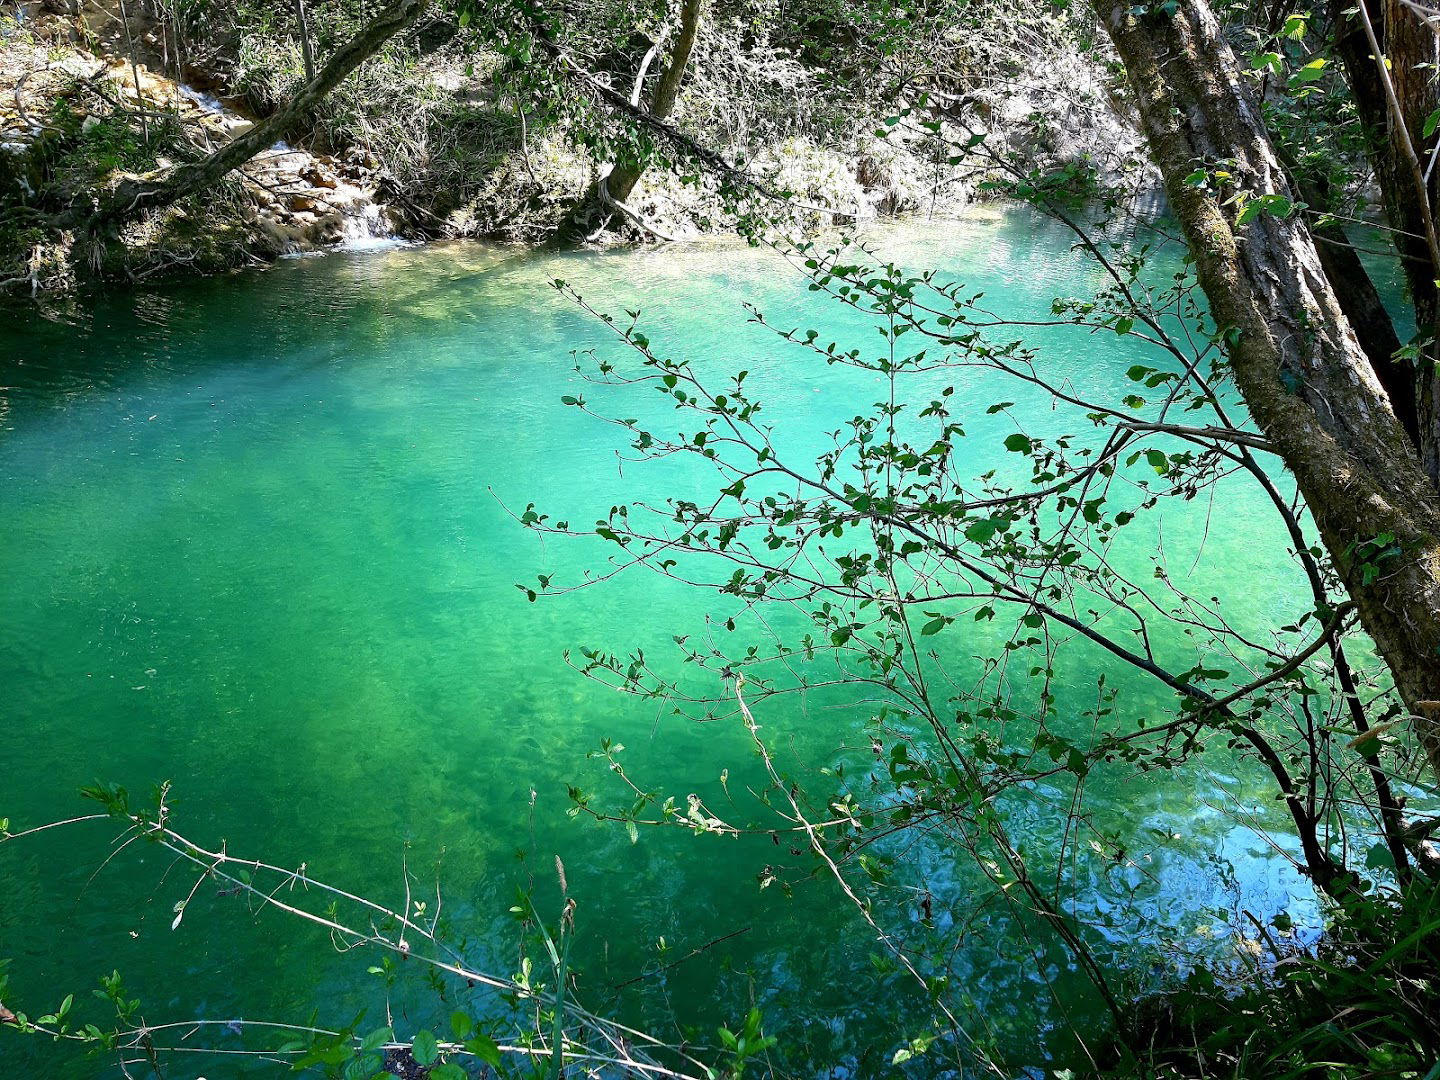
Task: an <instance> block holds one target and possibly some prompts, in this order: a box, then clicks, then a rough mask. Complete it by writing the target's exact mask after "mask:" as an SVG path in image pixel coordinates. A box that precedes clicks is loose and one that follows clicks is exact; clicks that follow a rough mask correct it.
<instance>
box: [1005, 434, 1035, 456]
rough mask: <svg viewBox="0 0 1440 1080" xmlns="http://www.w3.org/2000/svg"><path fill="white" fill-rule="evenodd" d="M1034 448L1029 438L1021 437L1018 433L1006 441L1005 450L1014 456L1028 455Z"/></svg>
mask: <svg viewBox="0 0 1440 1080" xmlns="http://www.w3.org/2000/svg"><path fill="white" fill-rule="evenodd" d="M1034 446H1035V444H1034V443H1032V442H1031V441H1030V438H1029V436H1026V435H1021V434H1020V433H1019V432H1018V431H1017V432H1016V433H1015V434H1014V435H1011V436H1010V437H1009V438H1008V439H1006V440H1005V449H1006V450H1009V451H1010V452H1011V453H1013V454H1028V453H1029V452H1030V451H1031V449H1033V448H1034Z"/></svg>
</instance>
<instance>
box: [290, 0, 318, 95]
mask: <svg viewBox="0 0 1440 1080" xmlns="http://www.w3.org/2000/svg"><path fill="white" fill-rule="evenodd" d="M295 17H296V19H298V20H299V22H300V59H301V60H302V61H304V64H305V81H306V82H307V83H308V82H310V80H312V79H313V78H315V51H314V50H313V49H312V48H311V47H310V17H309V15H308V14H307V13H306V11H305V0H295Z"/></svg>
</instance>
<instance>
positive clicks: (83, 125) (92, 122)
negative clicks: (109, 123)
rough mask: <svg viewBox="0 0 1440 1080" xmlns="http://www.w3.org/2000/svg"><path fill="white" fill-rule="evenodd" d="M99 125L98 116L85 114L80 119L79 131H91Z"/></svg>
mask: <svg viewBox="0 0 1440 1080" xmlns="http://www.w3.org/2000/svg"><path fill="white" fill-rule="evenodd" d="M99 126H100V118H99V117H98V116H87V117H85V119H84V120H81V121H80V130H81V131H93V130H95V129H96V128H97V127H99Z"/></svg>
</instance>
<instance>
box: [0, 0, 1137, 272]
mask: <svg viewBox="0 0 1440 1080" xmlns="http://www.w3.org/2000/svg"><path fill="white" fill-rule="evenodd" d="M126 16H128V18H127V17H126ZM739 40H742V41H743V40H744V39H739ZM727 42H730V39H729V38H727V37H725V36H724V35H723V34H721V33H719V32H718V31H716V32H715V34H714V36H713V38H707V39H705V40H704V41H703V42H702V44H703V45H705V47H706V48H707V49H708V50H709V52H708V54H707V61H706V63H704V64H700V65H697V70H696V72H695V73H694V74H693V78H692V84H693V85H692V86H691V88H690V93H689V96H688V97H682V100H681V110H680V112H679V113H678V114H677V123H678V125H679V130H681V131H684V132H686V133H687V135H688V136H689V137H693V138H696V139H707V140H708V139H714V140H716V142H715V143H710V142H707V143H706V144H705V145H706V148H707V149H714V150H717V151H718V152H719V153H720V155H721V156H722V157H723V158H724V159H725V160H727V161H730V162H733V163H736V165H737V167H739V168H742V169H743V170H744V174H745V175H746V176H747V177H752V178H756V180H757V183H756V185H755V190H751V191H749V192H747V193H742V194H741V195H737V192H736V190H735V185H734V184H732V183H729V182H728V181H727V180H726V178H724V177H715V176H711V175H705V174H703V173H698V174H697V173H696V172H695V171H694V170H693V169H687V168H685V167H684V166H683V164H681V163H675V165H674V167H667V166H665V165H664V164H663V163H657V164H656V165H654V166H651V167H649V168H648V169H647V170H646V171H645V173H644V175H643V177H642V178H641V179H640V181H639V183H638V184H637V186H636V188H635V190H634V192H633V194H632V195H631V196H630V197H629V199H628V200H627V202H626V203H625V204H624V206H625V209H626V211H627V212H626V213H625V214H623V215H622V214H609V215H605V216H603V217H602V219H601V220H600V221H599V222H598V227H595V228H589V227H587V228H585V229H584V230H583V232H582V234H581V235H580V236H579V239H580V240H581V241H582V242H586V243H594V244H602V245H604V244H614V243H632V242H653V241H654V240H656V239H657V238H661V237H663V238H690V237H696V236H700V235H707V234H713V233H723V232H728V231H733V230H735V229H736V228H737V227H741V228H749V229H755V228H757V227H758V228H762V229H772V230H783V231H785V232H786V233H787V234H789V235H795V234H805V233H809V232H813V231H815V230H817V229H823V228H827V227H834V226H837V225H844V224H848V223H850V222H857V221H861V222H863V221H869V220H880V219H887V218H904V217H910V216H924V217H927V218H935V219H944V218H947V217H954V216H955V215H957V214H960V213H963V212H964V209H965V207H966V206H967V205H968V204H969V203H971V202H972V201H973V200H975V199H977V198H988V197H990V196H991V194H992V193H991V192H990V191H989V190H988V188H989V185H988V184H987V179H988V178H990V173H991V171H992V169H993V162H987V160H986V159H984V158H982V157H981V156H979V155H977V154H976V153H974V152H973V148H972V149H971V150H963V151H961V152H957V147H965V146H966V144H967V143H969V142H970V141H971V139H972V135H971V133H972V132H973V131H975V130H977V129H979V128H981V127H983V128H984V129H986V130H987V131H988V132H989V133H990V134H989V140H988V142H987V150H989V151H990V152H991V153H992V155H993V156H994V157H995V159H996V160H999V159H1001V158H1003V157H1004V156H1005V155H1009V154H1017V153H1018V152H1020V151H1022V150H1023V152H1024V155H1025V157H1026V158H1027V160H1031V161H1036V160H1039V161H1046V160H1048V161H1050V162H1051V163H1052V164H1056V165H1059V164H1062V163H1086V164H1087V167H1088V166H1089V165H1090V164H1092V163H1093V165H1094V166H1095V167H1096V168H1099V169H1100V170H1102V171H1106V170H1109V171H1114V170H1120V169H1124V168H1127V167H1131V166H1133V164H1134V162H1135V161H1136V160H1137V159H1138V157H1139V153H1138V141H1137V140H1136V139H1135V137H1134V135H1133V133H1130V132H1129V129H1128V126H1127V125H1126V124H1125V123H1124V121H1122V120H1121V119H1120V118H1119V115H1118V112H1117V109H1116V106H1115V102H1114V101H1113V99H1112V96H1111V94H1110V89H1109V86H1108V84H1107V82H1106V76H1105V75H1104V73H1103V71H1102V70H1101V69H1100V68H1099V67H1098V66H1097V65H1096V64H1095V63H1094V62H1093V61H1092V60H1089V59H1087V58H1086V57H1084V56H1081V55H1079V54H1078V53H1077V52H1076V51H1075V50H1074V49H1073V48H1072V49H1070V50H1069V51H1068V52H1067V53H1065V54H1064V55H1060V56H1057V57H1051V58H1047V62H1046V64H1045V65H1044V66H1043V67H1042V66H1040V65H1039V64H1037V65H1035V70H1033V71H1030V72H1027V73H1025V78H1023V79H1020V80H1019V81H1012V84H1011V85H1010V86H1008V87H1007V89H1006V90H1005V92H1004V93H1003V94H1001V93H1000V92H998V91H996V90H994V89H993V88H987V87H986V86H985V85H984V83H983V81H976V82H975V83H974V85H972V86H969V87H968V88H967V89H966V92H965V93H963V94H957V93H955V92H954V91H955V89H956V87H955V86H953V85H947V87H946V89H944V90H943V91H941V90H938V89H934V90H927V89H925V88H923V87H921V86H919V85H918V84H917V85H911V86H909V87H897V88H896V89H895V91H894V93H893V94H890V95H888V96H889V97H890V98H892V99H893V100H891V101H889V102H886V104H887V107H888V110H889V111H890V115H888V116H886V115H882V113H883V112H884V111H886V110H879V109H877V107H876V105H877V102H876V101H875V100H860V99H859V98H858V97H856V95H855V94H854V92H853V90H852V91H843V90H837V89H836V88H835V87H834V86H832V85H828V84H827V82H826V76H825V74H824V72H823V71H822V70H820V69H819V68H817V67H815V66H813V65H807V63H805V61H804V58H802V57H799V56H798V55H791V54H789V53H786V52H784V51H783V50H779V49H776V48H774V47H773V46H771V45H769V44H767V43H764V42H760V41H758V40H750V41H748V42H745V44H744V45H743V46H739V47H736V46H734V45H733V43H731V44H725V43H727ZM1037 59H1038V58H1037ZM625 62H629V61H625ZM510 63H511V62H510V61H509V60H507V58H506V57H505V56H503V55H502V54H500V53H497V52H493V51H486V50H485V49H484V48H478V47H477V45H476V43H475V42H474V41H472V40H467V39H464V37H463V35H462V34H461V33H460V32H459V31H458V30H457V28H456V27H455V26H453V25H447V24H445V23H443V22H442V21H440V20H438V19H431V20H429V21H425V22H423V23H421V24H417V25H416V27H414V28H413V31H412V32H410V33H409V34H408V36H405V37H404V38H403V39H402V40H400V41H399V42H398V43H397V44H396V45H395V46H394V48H393V49H391V50H389V51H385V52H381V53H380V54H378V55H377V56H375V57H374V58H372V59H371V60H370V61H368V63H367V64H366V65H365V66H362V67H361V68H360V69H359V70H358V71H356V72H355V74H353V75H352V76H351V77H350V79H349V80H348V81H347V82H346V83H344V84H343V85H342V86H340V87H338V88H337V89H336V90H335V91H334V92H333V94H332V95H331V97H329V98H327V99H326V102H325V104H324V106H323V107H322V108H321V109H320V110H319V111H318V112H317V113H315V114H314V115H313V116H311V117H310V119H309V120H308V121H307V122H306V125H305V127H304V129H303V130H299V131H294V132H289V133H287V134H286V137H285V138H284V139H281V140H277V141H276V142H275V143H274V144H273V145H271V146H269V147H268V148H267V149H265V150H263V151H262V152H261V153H259V154H257V155H256V156H255V157H253V158H251V159H250V160H249V161H247V162H246V163H245V164H244V165H243V166H242V167H240V168H238V169H236V170H234V171H231V172H230V173H228V175H226V176H225V178H224V179H223V181H222V182H220V183H218V184H215V185H212V186H210V187H208V188H207V189H206V190H204V191H201V192H197V193H195V194H194V195H193V196H190V197H187V198H184V199H179V200H176V201H175V202H174V203H173V204H172V205H169V206H166V207H163V208H161V209H158V210H156V211H153V212H147V213H145V214H143V215H140V216H139V217H138V218H137V219H136V220H134V221H130V222H127V223H126V225H125V226H124V227H123V228H121V229H118V230H116V231H115V232H114V233H113V235H112V234H107V233H105V232H103V231H93V230H92V231H87V230H86V229H83V228H76V227H74V226H73V224H72V225H71V226H70V227H68V228H56V227H53V224H52V223H53V221H54V220H55V219H56V217H57V215H60V216H63V212H64V211H65V209H66V208H73V207H74V206H76V205H77V204H81V205H83V204H86V203H89V202H95V201H96V200H99V199H101V198H103V197H104V195H105V193H106V192H109V191H113V190H114V189H115V188H116V186H117V185H121V184H124V183H126V182H133V181H147V180H152V179H157V178H162V177H164V176H166V175H167V174H168V173H169V172H170V171H172V170H173V169H175V168H176V167H177V166H178V165H182V164H184V163H186V162H193V161H197V160H201V159H203V158H204V157H205V156H206V155H207V154H211V153H213V152H215V151H216V149H217V148H219V147H223V146H225V145H226V144H227V143H228V142H230V141H231V140H233V139H235V138H237V137H240V136H241V135H243V134H245V133H246V132H249V131H251V130H252V129H253V128H254V127H255V125H256V124H259V123H263V122H264V121H265V119H266V117H267V116H269V115H273V113H274V111H275V110H276V109H277V108H279V107H280V105H281V104H282V103H283V102H284V101H285V100H287V98H288V96H289V95H291V94H293V93H294V92H295V91H296V89H297V88H298V86H299V84H300V82H301V81H302V80H303V65H302V63H301V58H300V56H299V49H298V46H297V45H296V43H295V42H294V41H293V40H292V39H291V38H289V37H286V36H285V35H283V34H280V35H277V34H276V33H274V32H273V31H270V30H263V29H260V28H247V27H245V26H244V25H242V24H240V23H238V22H236V21H234V20H232V21H231V22H228V23H227V22H221V23H220V24H219V25H216V24H214V23H202V24H199V25H196V26H189V25H184V26H182V24H181V22H180V21H179V19H178V17H175V18H169V17H167V14H166V11H165V9H159V8H157V9H155V10H152V9H151V8H150V7H148V6H147V5H146V4H144V3H135V4H131V5H129V7H128V8H124V9H122V7H121V5H120V4H119V3H118V0H83V3H81V4H80V6H79V7H78V8H72V7H68V6H62V5H60V4H54V3H49V4H47V3H22V4H20V5H18V6H16V7H15V8H14V9H13V10H12V12H11V13H9V14H7V15H5V16H4V17H0V77H3V81H6V82H13V84H14V86H15V92H14V94H13V101H8V102H3V103H0V125H3V138H0V289H3V290H4V291H8V292H10V293H15V294H21V295H27V294H28V295H32V296H33V295H38V294H40V293H56V292H67V291H72V290H76V289H81V288H84V287H86V286H89V285H96V284H104V283H112V282H134V281H140V280H146V279H150V278H154V277H157V276H170V275H175V274H195V273H201V274H209V273H217V272H222V271H225V270H230V269H234V268H237V267H241V266H246V265H260V264H264V263H268V262H270V261H273V260H274V259H275V258H277V257H280V256H282V255H285V254H294V253H302V252H310V251H322V250H331V249H335V248H343V247H346V246H357V245H358V246H363V245H366V244H373V243H375V242H378V241H384V240H428V239H436V238H487V239H499V240H505V241H512V242H520V243H526V244H536V243H544V242H547V241H550V240H552V239H553V238H555V237H556V236H557V234H558V233H559V231H560V230H561V229H562V227H563V226H564V225H565V224H566V222H567V220H568V219H569V218H570V216H571V214H572V213H573V212H574V210H575V208H576V207H578V206H581V205H582V204H583V203H584V200H585V199H586V198H587V193H591V192H593V189H594V188H595V185H596V184H597V182H598V180H599V179H600V178H602V177H603V176H604V175H605V172H606V171H607V170H608V168H609V165H608V163H607V162H606V161H605V160H604V157H605V151H604V147H605V144H604V142H603V140H602V141H601V142H599V143H597V141H596V139H595V137H594V134H593V132H592V131H590V130H589V128H587V127H586V121H582V120H581V119H576V118H570V119H568V120H565V121H563V122H561V121H557V120H556V119H555V118H554V117H552V116H545V115H543V114H542V112H543V111H542V110H541V109H540V107H539V106H533V105H529V104H527V103H526V102H525V101H523V100H522V99H521V98H520V97H518V96H516V94H515V93H514V92H513V91H512V89H511V88H510V86H509V83H510V82H511V81H513V74H514V73H513V71H511V70H510V68H509V67H507V65H508V64H510ZM620 63H621V61H616V64H617V66H618V65H619V64H620ZM747 79H748V80H750V82H753V83H757V84H758V83H762V82H763V83H764V85H763V86H762V87H760V89H758V90H757V89H756V88H755V87H753V86H749V87H748V92H749V93H750V94H751V97H752V99H753V100H754V101H759V102H761V103H762V104H763V106H764V111H765V112H766V115H765V116H764V117H760V116H741V115H732V113H734V112H735V108H736V107H738V106H739V105H744V104H745V103H744V102H738V101H736V100H732V99H734V98H735V87H736V86H738V85H741V84H742V83H744V82H745V80H747ZM1062 86H1063V91H1062V89H1061V87H1062ZM752 111H756V112H758V111H760V107H758V106H757V107H754V108H753V109H752ZM897 113H898V115H897ZM761 189H763V191H764V192H765V193H766V194H765V195H763V196H758V195H756V191H758V190H761Z"/></svg>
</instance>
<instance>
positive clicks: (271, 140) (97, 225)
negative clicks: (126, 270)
mask: <svg viewBox="0 0 1440 1080" xmlns="http://www.w3.org/2000/svg"><path fill="white" fill-rule="evenodd" d="M424 6H425V0H394V2H393V3H391V4H390V5H389V6H388V7H386V8H385V9H384V10H383V11H381V12H380V14H379V15H377V16H376V17H375V19H374V20H373V21H372V22H371V23H370V24H369V25H368V26H366V27H365V28H364V29H363V30H361V31H360V32H359V33H358V34H356V35H355V36H354V37H353V38H351V39H350V40H349V41H347V42H346V43H345V44H344V45H342V46H340V48H339V49H337V50H336V51H335V54H334V55H333V56H331V57H330V59H329V60H328V61H327V62H326V64H325V66H324V67H323V68H321V69H320V73H319V74H318V75H316V76H315V78H313V79H311V80H310V82H308V83H306V84H305V85H304V86H302V87H301V88H300V90H299V91H298V92H297V93H296V95H295V96H294V97H293V98H291V99H290V100H289V101H288V102H286V103H285V105H284V106H283V107H282V108H280V109H279V110H278V111H276V112H275V113H274V115H272V116H270V117H268V118H267V119H266V120H265V121H264V122H263V123H259V124H256V125H255V126H254V127H253V128H251V129H250V130H249V131H247V132H246V133H245V134H243V135H241V136H239V137H238V138H235V139H232V140H231V141H230V142H228V143H226V144H225V145H224V146H222V147H221V148H220V149H218V150H216V151H215V152H214V153H213V154H211V155H209V156H208V157H205V158H202V159H201V160H200V161H197V162H193V163H191V164H188V165H180V166H177V167H176V168H173V169H170V170H169V171H168V172H166V173H164V174H163V175H162V176H159V177H157V178H153V179H152V178H141V179H136V180H125V181H122V182H121V183H120V184H118V185H117V186H116V187H115V189H114V190H113V191H111V192H110V193H109V194H108V195H107V196H105V198H104V199H103V200H101V202H100V203H99V205H98V206H94V205H92V206H85V205H78V204H77V205H74V206H71V207H70V208H69V209H68V210H66V211H64V212H63V213H61V214H59V215H57V216H56V217H55V218H53V219H52V224H53V225H54V226H55V227H56V228H60V229H73V228H77V227H84V228H86V229H88V230H89V231H92V232H93V231H96V230H98V229H101V228H114V227H116V226H118V225H120V224H121V223H123V222H125V221H128V220H131V219H133V218H135V217H137V216H139V215H140V214H142V213H144V212H146V211H148V210H155V209H159V208H160V207H163V206H169V205H170V204H171V203H173V202H176V201H178V200H180V199H183V198H185V196H187V195H190V194H192V193H194V192H196V191H201V190H203V189H204V188H206V187H209V186H210V185H211V184H214V183H216V182H217V181H219V180H220V179H222V178H223V177H224V176H225V175H226V174H227V173H229V172H230V171H231V170H232V169H238V168H239V167H240V166H241V165H244V164H245V163H246V162H247V161H249V160H250V159H251V158H253V157H254V156H255V155H256V154H258V153H260V152H261V151H262V150H265V149H267V148H268V147H271V146H273V145H275V143H276V142H277V141H278V140H279V139H280V138H281V137H282V136H283V135H284V134H285V133H286V132H287V131H289V130H290V129H291V128H292V127H294V126H295V124H296V123H297V122H299V120H300V119H301V118H302V117H304V116H305V115H306V114H307V113H308V112H309V111H310V110H311V109H313V108H314V107H315V106H316V105H318V104H319V103H320V101H321V100H322V99H323V98H324V97H325V95H326V94H328V93H329V92H330V91H331V90H333V89H334V88H335V87H336V86H338V85H339V84H340V82H341V80H343V79H344V78H345V76H346V75H349V74H350V72H352V71H354V70H355V69H356V68H357V67H359V66H360V65H361V64H362V63H364V62H365V61H366V60H367V59H369V57H370V56H372V55H373V54H374V53H375V52H376V51H377V50H378V49H379V48H380V46H381V45H383V44H385V42H387V41H388V40H390V38H392V37H393V36H394V35H395V34H397V33H399V32H400V31H401V30H403V29H404V28H405V27H407V26H409V25H410V24H411V23H412V22H414V21H415V19H416V17H417V16H418V15H419V14H420V12H421V10H422V9H423V8H424Z"/></svg>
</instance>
